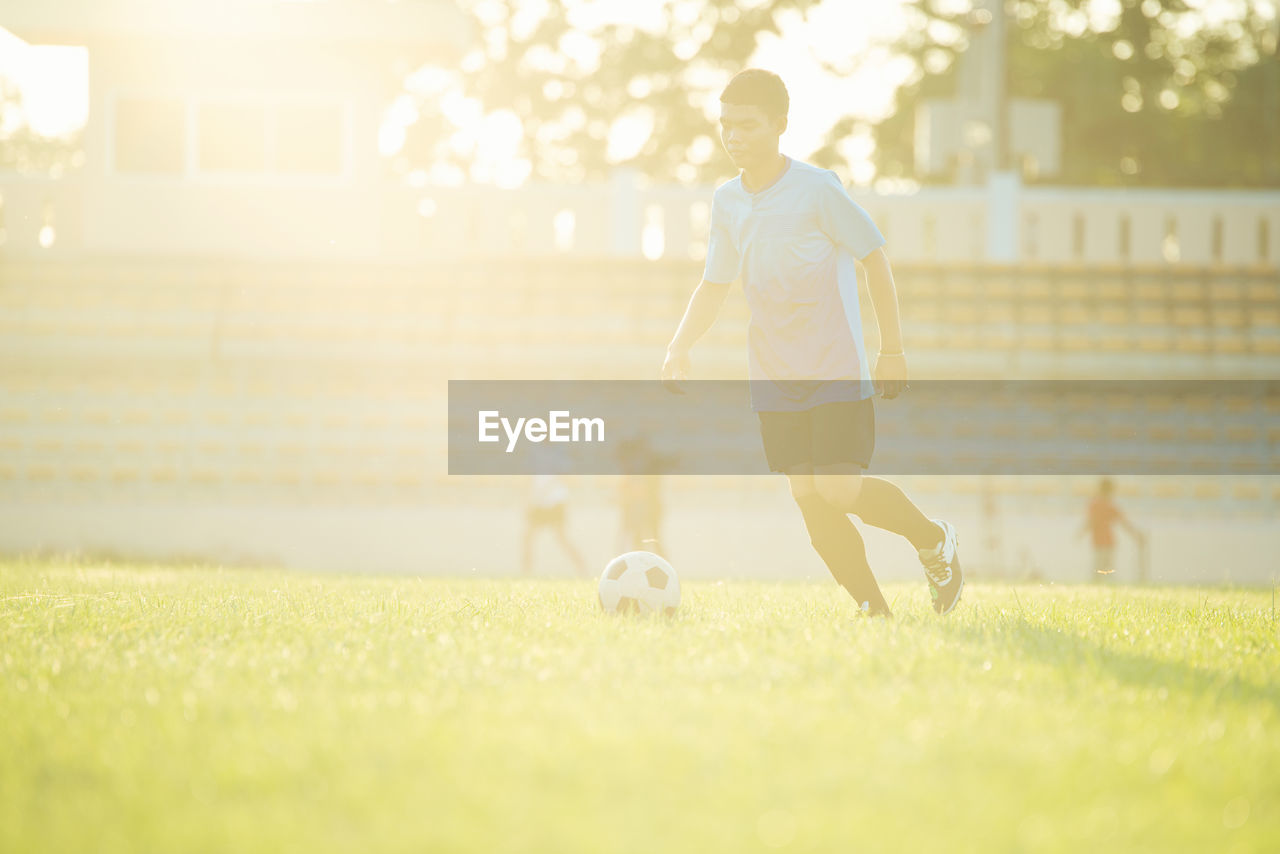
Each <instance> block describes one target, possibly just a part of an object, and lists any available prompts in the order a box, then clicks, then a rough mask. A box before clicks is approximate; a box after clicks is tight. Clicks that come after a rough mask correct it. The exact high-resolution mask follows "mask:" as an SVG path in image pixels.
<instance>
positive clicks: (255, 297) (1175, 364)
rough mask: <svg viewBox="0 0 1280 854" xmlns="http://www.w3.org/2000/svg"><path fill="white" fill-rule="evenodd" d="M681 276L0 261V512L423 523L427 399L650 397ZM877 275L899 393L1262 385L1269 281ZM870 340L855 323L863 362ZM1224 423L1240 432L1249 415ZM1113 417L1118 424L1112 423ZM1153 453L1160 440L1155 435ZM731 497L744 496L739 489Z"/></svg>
mask: <svg viewBox="0 0 1280 854" xmlns="http://www.w3.org/2000/svg"><path fill="white" fill-rule="evenodd" d="M700 272H701V269H700V267H699V266H698V265H697V264H695V263H692V262H678V261H658V262H651V261H641V260H636V261H630V260H627V261H617V260H582V259H564V260H538V261H518V260H508V259H495V260H491V261H484V262H466V263H463V262H457V263H450V264H442V265H439V266H435V267H423V266H413V267H411V266H394V265H385V266H372V265H363V266H355V265H347V266H343V265H335V264H325V265H301V264H285V263H278V264H262V263H258V264H250V263H247V262H243V263H241V262H234V263H233V262H227V261H219V262H208V263H200V262H198V261H192V260H189V259H172V260H167V261H166V260H160V261H150V260H149V261H146V262H142V261H134V260H130V259H113V258H97V259H91V258H71V259H65V258H64V259H59V260H52V261H45V260H26V261H22V260H13V259H6V260H4V261H2V262H0V490H3V491H5V492H7V493H10V494H12V495H17V496H22V495H25V494H44V495H76V494H81V493H85V492H86V491H94V490H97V491H107V490H135V491H138V492H139V493H142V492H146V493H147V494H163V495H166V496H168V495H176V494H186V495H195V496H200V495H210V494H226V495H231V494H235V493H236V491H237V490H239V491H244V490H252V491H253V492H254V494H255V495H258V496H267V497H270V496H272V495H279V496H289V497H290V500H293V499H295V498H305V499H306V500H325V499H326V497H329V498H338V497H340V498H341V499H342V500H351V499H352V498H353V497H355V498H358V499H360V500H370V501H380V500H416V499H420V498H423V497H424V496H429V495H431V494H432V491H433V490H438V489H439V488H440V487H441V485H442V484H443V483H444V482H445V481H446V476H445V475H444V474H443V472H444V471H445V457H444V448H443V436H444V431H445V416H446V412H445V390H446V381H447V380H448V379H451V378H453V379H462V378H472V379H480V378H491V379H534V378H537V379H606V378H607V379H649V378H653V377H654V375H655V374H656V371H657V369H658V366H659V365H660V362H661V357H662V352H663V348H664V346H665V344H666V341H667V340H668V338H669V337H670V335H671V333H672V331H673V329H674V327H675V324H676V323H677V322H678V320H679V318H680V315H681V312H682V311H683V308H684V305H685V302H686V301H687V299H688V296H689V293H690V292H691V289H692V287H693V285H694V284H696V282H697V280H698V277H699V275H700ZM895 272H896V277H897V282H898V287H899V291H900V294H901V301H902V307H903V316H904V327H905V329H906V331H907V335H908V341H909V347H910V349H911V352H912V365H913V371H914V372H915V374H916V375H919V376H927V377H931V378H940V379H947V378H952V379H954V378H961V377H986V378H1023V379H1029V378H1041V377H1046V378H1047V377H1056V378H1062V377H1075V378H1090V377H1094V378H1097V377H1142V378H1149V379H1151V378H1173V377H1177V378H1184V379H1185V378H1191V379H1214V378H1266V377H1274V376H1277V375H1280V372H1278V370H1277V369H1278V368H1280V275H1278V274H1277V271H1276V270H1274V269H1236V268H1181V267H1163V268H1140V267H1123V268H1122V267H1116V268H1098V267H1089V268H1086V267H1069V266H1056V267H1049V266H1024V267H992V266H983V265H978V264H970V265H901V266H899V267H898V268H897V269H896V271H895ZM864 297H865V294H864ZM872 316H873V315H872V312H871V311H869V310H866V311H864V319H865V320H866V324H867V329H866V335H867V339H868V342H869V343H868V346H869V347H874V346H875V338H876V336H875V330H874V322H873V320H872ZM746 319H747V307H746V304H745V300H744V299H743V298H742V295H741V293H738V292H735V293H734V294H733V295H732V296H731V298H730V300H729V302H728V303H727V304H726V307H725V310H724V312H723V316H722V317H721V320H720V321H719V322H718V324H717V325H716V327H715V328H714V329H713V330H712V331H711V333H709V335H708V336H707V338H706V339H705V340H704V341H703V342H702V343H700V344H699V346H698V348H697V349H696V350H695V352H694V362H695V369H696V371H697V372H698V375H699V376H702V377H707V378H711V377H715V378H729V379H734V378H743V377H745V335H746V323H745V322H746ZM1155 405H1158V404H1155ZM1234 405H1235V406H1237V407H1238V411H1239V412H1241V413H1248V412H1252V411H1253V410H1252V409H1250V408H1249V407H1253V406H1255V405H1263V404H1257V403H1255V402H1253V401H1241V402H1237V403H1236V404H1234ZM1267 405H1274V404H1267ZM1125 406H1126V403H1125V402H1124V401H1123V400H1117V401H1116V402H1115V408H1116V411H1117V412H1119V413H1123V412H1124V407H1125ZM1269 414H1271V415H1280V413H1269ZM1151 429H1152V430H1153V431H1156V432H1153V433H1152V434H1151V436H1150V438H1151V439H1152V440H1155V441H1159V440H1160V438H1161V437H1160V435H1157V433H1158V432H1159V430H1161V429H1164V430H1166V431H1168V430H1172V429H1173V428H1172V427H1171V426H1167V425H1164V426H1156V427H1153V428H1151ZM1178 429H1181V430H1185V431H1186V437H1187V438H1189V439H1192V440H1195V439H1197V437H1198V438H1199V439H1200V440H1203V441H1205V442H1210V441H1220V440H1222V439H1225V440H1226V441H1228V442H1230V443H1236V444H1242V443H1259V442H1261V443H1266V444H1267V445H1269V446H1270V447H1272V448H1275V447H1278V446H1280V429H1277V428H1268V429H1266V430H1262V429H1260V428H1258V427H1257V426H1256V425H1251V424H1239V425H1236V426H1229V427H1228V428H1225V429H1226V430H1227V432H1225V433H1224V434H1223V435H1219V434H1218V432H1215V429H1214V426H1213V425H1211V424H1209V425H1206V424H1197V423H1195V422H1191V423H1188V424H1187V425H1182V426H1180V427H1179V428H1178ZM1097 430H1098V431H1104V430H1105V428H1104V427H1103V426H1101V425H1100V426H1099V427H1098V428H1097ZM1196 431H1200V432H1199V433H1197V432H1196ZM1100 434H1101V433H1100ZM1079 438H1080V439H1081V440H1082V441H1091V440H1093V439H1094V438H1095V437H1094V436H1093V435H1081V436H1080V437H1079ZM1240 474H1242V475H1244V474H1248V471H1247V470H1246V471H1241V472H1240ZM742 480H743V484H742V489H743V490H746V491H750V490H752V489H756V488H761V487H759V486H757V485H756V484H755V483H753V482H752V481H753V479H751V478H746V477H744V478H743V479H742ZM755 480H764V479H755ZM1150 480H1151V481H1152V484H1151V485H1150V486H1144V487H1143V488H1142V491H1141V495H1140V497H1142V498H1143V499H1146V500H1157V501H1163V502H1177V501H1186V500H1197V501H1204V500H1212V501H1218V502H1226V503H1230V504H1231V505H1232V506H1243V507H1245V508H1247V509H1248V508H1252V509H1254V510H1257V511H1258V512H1264V511H1265V512H1270V511H1272V510H1274V509H1275V508H1276V507H1277V505H1280V490H1278V489H1277V488H1272V487H1270V486H1269V485H1268V484H1267V483H1265V482H1261V481H1259V482H1252V481H1249V480H1248V479H1247V478H1236V479H1234V480H1233V479H1230V478H1226V477H1224V476H1216V477H1204V478H1200V479H1198V480H1195V483H1194V484H1192V485H1178V484H1174V483H1171V482H1168V481H1167V479H1162V478H1151V479H1150ZM1193 480H1194V479H1193ZM925 481H926V485H925V486H923V487H922V488H924V489H926V490H927V489H928V488H929V486H928V485H927V478H926V479H925ZM484 482H485V481H484V480H483V479H482V480H481V481H478V482H477V483H479V484H483V483H484ZM1068 482H1069V479H1063V478H1056V479H1055V478H1054V477H1048V478H1035V477H1028V478H1025V479H1023V478H1018V477H1012V478H997V479H995V480H993V481H992V484H993V485H994V486H993V487H992V488H995V489H997V490H998V491H1000V492H1001V493H1003V494H1011V495H1019V496H1023V497H1026V498H1029V499H1037V498H1043V499H1045V500H1050V499H1062V498H1072V497H1073V493H1072V491H1071V488H1070V487H1068V486H1065V485H1064V484H1067V483H1068ZM962 486H963V484H960V483H959V481H956V482H955V483H952V486H951V487H949V488H954V489H957V490H960V491H963V490H962V489H961V487H962ZM691 488H693V487H691ZM979 488H980V487H979V486H973V489H974V491H977V490H978V489H979Z"/></svg>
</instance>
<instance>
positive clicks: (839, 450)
mask: <svg viewBox="0 0 1280 854" xmlns="http://www.w3.org/2000/svg"><path fill="white" fill-rule="evenodd" d="M756 414H757V415H759V416H760V438H761V439H763V440H764V455H765V458H766V459H768V461H769V469H770V470H771V471H778V472H786V471H788V470H790V469H793V468H795V467H796V466H804V465H808V466H827V465H835V464H837V463H854V464H855V465H859V466H861V467H862V468H864V469H865V468H868V467H869V466H870V465H871V454H872V452H873V451H875V448H876V410H875V405H874V404H873V403H872V399H871V398H867V399H866V400H858V401H850V402H842V403H824V404H821V405H820V406H815V407H814V408H813V409H806V410H804V411H802V412H758V413H756Z"/></svg>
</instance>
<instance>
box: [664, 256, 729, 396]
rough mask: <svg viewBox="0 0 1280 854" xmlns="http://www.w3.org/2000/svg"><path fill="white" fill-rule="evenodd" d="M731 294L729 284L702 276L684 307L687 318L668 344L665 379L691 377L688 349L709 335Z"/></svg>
mask: <svg viewBox="0 0 1280 854" xmlns="http://www.w3.org/2000/svg"><path fill="white" fill-rule="evenodd" d="M728 295H729V285H727V284H720V283H718V282H708V281H707V280H706V279H703V280H702V281H701V282H699V283H698V287H696V288H694V291H693V296H692V297H690V298H689V305H688V307H687V308H686V309H685V310H684V317H683V318H681V320H680V326H679V327H678V328H677V329H676V334H675V337H673V338H672V339H671V343H670V344H668V345H667V358H666V359H665V360H664V361H663V363H662V378H663V379H664V380H686V379H688V378H689V351H690V350H691V349H693V345H694V343H696V342H697V340H698V339H699V338H701V337H702V336H703V335H705V334H706V332H707V330H708V329H710V328H711V324H712V323H715V320H716V315H718V314H719V313H720V306H722V305H724V300H725V297H727V296H728Z"/></svg>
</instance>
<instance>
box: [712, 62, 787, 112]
mask: <svg viewBox="0 0 1280 854" xmlns="http://www.w3.org/2000/svg"><path fill="white" fill-rule="evenodd" d="M720 100H721V101H723V102H724V103H726V104H743V105H746V106H755V107H760V108H761V109H762V110H764V111H765V114H766V115H768V116H771V117H774V118H778V117H781V118H784V119H785V118H786V117H787V110H789V109H790V108H791V97H790V96H789V95H787V87H786V86H785V85H784V84H783V82H782V78H781V77H779V76H778V75H776V74H774V73H773V72H772V71H765V70H764V69H763V68H748V69H746V70H745V71H739V72H738V73H737V74H735V75H734V76H733V79H732V80H730V81H729V85H728V86H726V87H724V91H723V92H721V93H720Z"/></svg>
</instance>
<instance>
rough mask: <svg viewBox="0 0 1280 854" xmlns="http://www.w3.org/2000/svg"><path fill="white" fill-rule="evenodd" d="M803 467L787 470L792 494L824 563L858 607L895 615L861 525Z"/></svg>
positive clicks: (888, 615) (805, 467)
mask: <svg viewBox="0 0 1280 854" xmlns="http://www.w3.org/2000/svg"><path fill="white" fill-rule="evenodd" d="M807 468H808V467H807V466H801V467H797V468H794V469H791V470H789V471H787V473H786V475H787V481H788V483H789V484H790V486H791V496H792V498H793V499H794V500H795V502H796V506H797V507H799V508H800V514H801V515H802V516H803V517H804V525H805V528H806V530H808V532H809V542H810V543H811V544H812V545H813V548H814V550H815V551H816V552H817V553H818V556H819V557H821V558H822V562H823V563H825V564H826V565H827V569H828V570H829V571H830V572H831V575H832V577H834V578H835V580H836V582H837V583H838V584H839V585H840V586H841V587H843V588H844V589H845V590H847V591H848V593H849V595H850V596H852V597H853V600H854V601H855V602H857V603H858V607H859V608H861V609H862V610H863V611H865V612H866V613H868V614H870V615H873V616H886V617H891V616H893V614H892V612H891V611H890V610H889V603H887V602H885V600H884V594H883V593H881V592H880V585H879V584H877V583H876V577H875V575H874V574H873V573H872V572H871V564H870V563H868V561H867V547H866V544H865V543H864V542H863V540H862V535H861V534H860V533H858V528H857V526H855V525H854V524H853V522H852V521H850V519H849V517H848V516H847V515H845V513H844V512H843V511H841V510H840V509H839V508H837V507H834V506H832V505H831V504H829V503H828V502H827V501H826V500H824V499H823V498H822V496H821V495H819V494H818V491H817V489H816V488H814V485H813V474H812V472H811V471H808V470H807Z"/></svg>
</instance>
